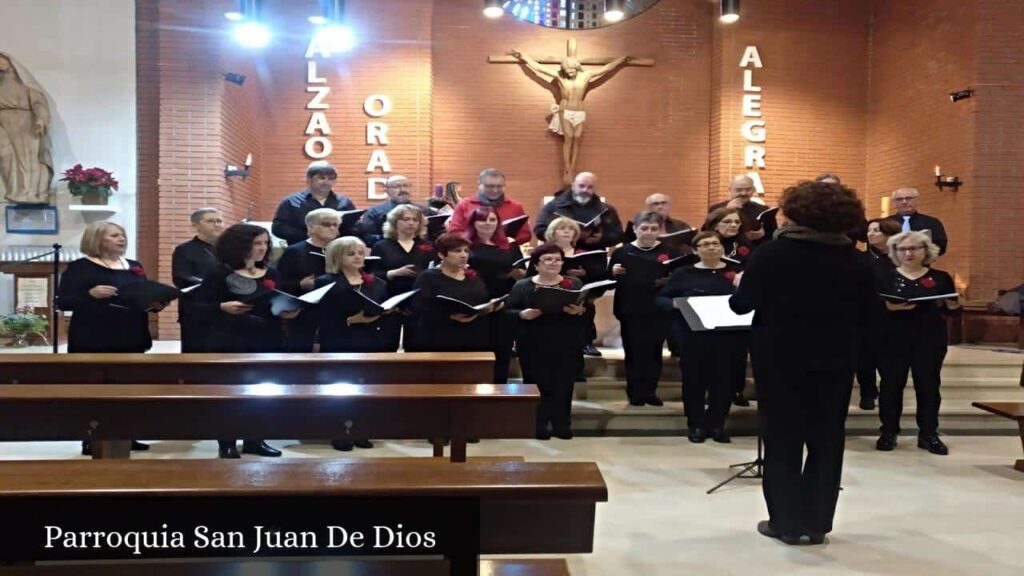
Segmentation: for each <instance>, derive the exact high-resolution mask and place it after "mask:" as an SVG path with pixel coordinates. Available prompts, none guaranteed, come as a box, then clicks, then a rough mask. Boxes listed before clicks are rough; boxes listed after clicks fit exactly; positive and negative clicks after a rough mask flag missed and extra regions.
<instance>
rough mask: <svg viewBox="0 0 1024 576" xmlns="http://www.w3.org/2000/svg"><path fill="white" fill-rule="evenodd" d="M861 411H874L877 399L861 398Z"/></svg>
mask: <svg viewBox="0 0 1024 576" xmlns="http://www.w3.org/2000/svg"><path fill="white" fill-rule="evenodd" d="M860 409H861V410H874V409H875V399H874V398H861V399H860Z"/></svg>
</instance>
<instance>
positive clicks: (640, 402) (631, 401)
mask: <svg viewBox="0 0 1024 576" xmlns="http://www.w3.org/2000/svg"><path fill="white" fill-rule="evenodd" d="M645 404H647V402H644V401H643V400H637V399H635V398H630V399H629V405H630V406H643V405H645Z"/></svg>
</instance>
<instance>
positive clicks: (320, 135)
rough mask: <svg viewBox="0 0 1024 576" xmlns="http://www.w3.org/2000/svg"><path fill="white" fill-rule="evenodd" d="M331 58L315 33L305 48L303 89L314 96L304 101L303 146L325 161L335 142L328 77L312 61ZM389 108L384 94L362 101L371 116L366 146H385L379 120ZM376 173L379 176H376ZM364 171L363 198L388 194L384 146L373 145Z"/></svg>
mask: <svg viewBox="0 0 1024 576" xmlns="http://www.w3.org/2000/svg"><path fill="white" fill-rule="evenodd" d="M330 57H331V51H330V48H329V46H327V44H325V43H324V42H321V41H320V40H318V38H317V37H316V36H314V38H313V40H311V41H310V43H309V47H308V48H307V49H306V84H307V86H306V92H308V93H310V94H312V95H313V96H312V98H311V99H310V100H309V103H307V104H306V110H309V112H310V114H309V121H308V122H306V131H305V134H306V143H305V145H304V146H303V151H304V152H305V153H306V156H307V157H309V158H311V159H313V160H324V159H326V158H328V157H330V155H331V153H332V152H334V145H333V144H332V143H331V139H330V136H331V125H330V122H328V120H327V111H328V110H330V108H331V105H330V104H329V103H328V102H327V96H328V95H329V94H330V93H331V87H330V86H329V85H328V84H327V78H325V77H323V76H320V75H319V73H318V71H317V61H316V60H315V58H330ZM391 109H392V103H391V98H389V97H387V96H385V95H383V94H372V95H370V96H368V97H367V98H366V100H364V101H363V111H364V112H365V113H366V115H367V116H369V117H370V119H371V120H370V121H369V122H367V123H366V144H367V145H368V146H387V145H388V125H387V123H385V122H384V121H382V120H380V119H381V118H383V117H384V116H387V115H388V113H390V112H391ZM378 172H379V173H380V174H381V175H380V176H378V175H375V174H376V173H378ZM366 174H367V175H368V176H367V179H366V197H367V198H368V199H371V200H372V199H382V198H385V197H387V195H386V194H385V193H384V192H383V191H382V190H383V184H384V182H385V181H386V180H387V175H388V174H391V161H390V160H388V155H387V152H386V151H385V150H384V149H383V148H375V149H374V150H373V152H371V154H370V159H369V161H368V162H367V163H366ZM370 175H373V176H370ZM378 190H381V191H378Z"/></svg>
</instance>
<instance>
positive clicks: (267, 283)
mask: <svg viewBox="0 0 1024 576" xmlns="http://www.w3.org/2000/svg"><path fill="white" fill-rule="evenodd" d="M260 286H263V287H264V288H266V289H267V290H273V289H274V288H276V287H277V282H274V280H273V279H272V278H264V279H263V280H260Z"/></svg>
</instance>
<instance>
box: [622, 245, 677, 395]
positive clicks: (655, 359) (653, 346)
mask: <svg viewBox="0 0 1024 576" xmlns="http://www.w3.org/2000/svg"><path fill="white" fill-rule="evenodd" d="M677 256H679V254H678V253H677V252H676V251H675V250H674V249H672V248H670V247H668V246H666V245H664V244H658V245H656V246H655V247H654V248H650V249H647V250H645V249H643V248H637V247H636V246H634V245H633V244H625V245H623V246H622V247H621V248H618V249H616V250H615V252H612V257H611V260H610V261H609V263H608V270H609V273H610V271H611V269H612V268H613V267H614V266H615V265H616V264H621V265H622V266H623V267H624V268H625V269H626V273H625V274H623V275H621V276H614V275H612V278H614V279H615V280H617V281H618V283H617V284H616V285H615V301H614V302H613V305H612V309H613V311H614V313H615V317H616V318H618V320H619V324H621V326H622V347H623V349H624V351H625V355H626V361H625V364H626V396H627V397H628V399H629V401H630V403H632V404H636V405H639V404H643V403H644V402H647V401H653V400H655V398H656V397H657V389H658V380H660V379H661V364H662V348H663V347H664V345H665V338H666V337H667V336H668V327H669V320H670V316H669V315H668V314H665V312H664V311H663V310H659V309H658V306H657V305H656V304H655V301H654V299H655V298H656V297H657V295H658V290H659V289H660V288H659V287H658V286H656V285H655V283H654V279H653V278H651V277H649V276H647V275H643V274H640V273H639V272H638V271H637V270H634V271H633V272H632V273H631V272H630V262H635V261H636V259H644V260H651V261H655V262H659V261H665V260H670V259H672V258H675V257H677ZM667 275H668V269H667V268H666V270H665V274H664V275H662V276H661V277H665V276H667Z"/></svg>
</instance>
